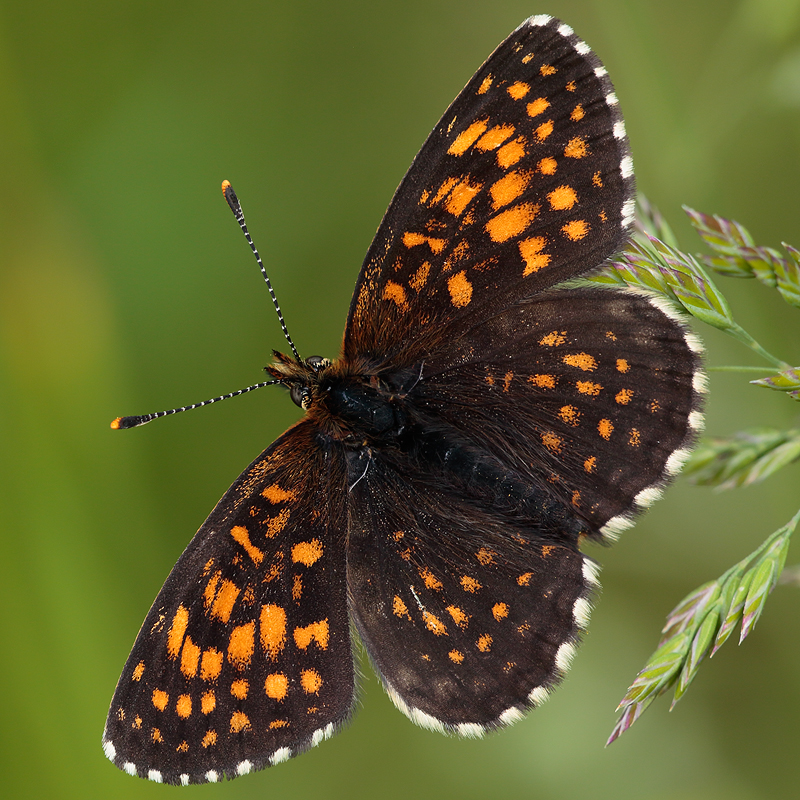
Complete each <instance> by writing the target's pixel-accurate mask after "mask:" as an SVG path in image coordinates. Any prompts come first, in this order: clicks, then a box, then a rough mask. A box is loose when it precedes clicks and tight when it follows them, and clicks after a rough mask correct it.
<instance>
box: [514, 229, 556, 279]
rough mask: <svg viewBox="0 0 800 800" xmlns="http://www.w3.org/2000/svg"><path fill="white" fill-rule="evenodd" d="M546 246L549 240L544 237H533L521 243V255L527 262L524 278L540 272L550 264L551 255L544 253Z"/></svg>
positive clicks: (523, 273) (523, 272)
mask: <svg viewBox="0 0 800 800" xmlns="http://www.w3.org/2000/svg"><path fill="white" fill-rule="evenodd" d="M546 246H547V239H546V238H545V237H544V236H531V237H530V238H529V239H523V240H522V241H521V242H520V243H519V254H520V255H521V256H522V260H523V261H524V262H525V269H524V270H523V271H522V276H523V277H524V278H527V277H528V275H532V274H533V273H534V272H538V271H539V270H540V269H542V268H544V267H546V266H547V265H548V264H549V263H550V255H549V253H543V252H542V250H544V248H545V247H546Z"/></svg>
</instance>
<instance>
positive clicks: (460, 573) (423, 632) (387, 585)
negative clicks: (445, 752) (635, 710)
mask: <svg viewBox="0 0 800 800" xmlns="http://www.w3.org/2000/svg"><path fill="white" fill-rule="evenodd" d="M594 576H595V569H594V564H593V562H591V561H590V560H589V559H588V558H586V557H585V556H583V555H582V554H581V553H580V552H578V550H577V546H576V540H575V538H574V537H571V536H568V535H567V534H566V533H565V534H563V535H561V536H559V535H557V534H556V533H555V532H553V531H550V533H549V534H548V535H539V531H538V530H537V528H536V527H535V526H534V525H532V524H530V522H528V521H522V520H519V519H516V520H515V519H514V515H513V514H511V513H509V514H508V515H507V516H506V517H505V518H504V517H503V516H501V515H499V514H498V513H497V512H496V511H494V510H492V509H491V508H487V507H482V506H481V504H480V503H478V502H474V501H472V502H471V500H470V499H469V498H468V497H465V496H464V494H463V492H462V491H460V490H458V489H455V488H454V487H452V486H448V485H447V483H446V482H445V481H443V480H442V479H441V478H437V479H436V480H432V479H431V478H430V476H425V475H419V474H415V473H408V474H405V475H402V474H400V472H398V471H397V470H396V469H395V468H394V467H393V466H391V465H390V464H389V463H387V461H386V459H384V458H382V457H381V456H375V457H374V458H373V460H372V461H371V463H370V466H369V469H368V470H367V472H366V474H365V475H364V477H363V479H362V480H361V481H359V482H358V484H356V485H355V486H354V487H353V489H352V491H351V497H350V521H349V546H348V582H349V585H350V592H349V593H350V603H351V614H352V616H353V619H354V621H355V623H356V627H357V630H358V632H359V636H360V637H361V640H362V641H363V642H364V645H365V647H366V649H367V652H368V653H369V655H370V658H371V660H372V662H373V664H374V666H375V668H376V670H377V671H378V673H379V675H380V676H381V678H382V680H383V682H384V685H385V686H386V688H387V690H388V692H389V694H390V696H391V697H392V699H393V701H394V702H395V704H396V705H397V706H398V707H399V708H400V709H401V710H402V711H403V712H404V713H406V714H407V715H408V716H409V717H410V718H411V719H412V720H414V721H415V722H417V723H418V724H421V725H423V726H425V727H429V728H432V729H435V730H443V731H450V732H455V733H460V734H462V735H480V733H482V732H483V731H485V730H488V729H491V728H494V727H498V726H500V725H503V724H507V723H510V722H513V721H515V720H516V719H518V718H519V717H520V716H521V714H522V712H523V711H524V710H525V709H527V708H529V707H531V706H533V705H536V704H537V703H539V702H541V701H542V700H544V698H545V697H546V695H547V692H548V690H549V689H550V687H552V686H553V685H554V684H555V683H557V682H558V680H559V679H560V677H561V676H562V674H563V672H564V671H565V670H566V668H567V666H568V664H569V659H570V657H571V654H572V651H573V648H574V642H575V641H576V638H577V636H578V634H579V633H580V630H581V629H582V627H583V626H584V625H585V624H586V622H587V620H588V612H589V597H590V594H591V591H592V589H593V588H594V586H595V584H596V581H595V577H594Z"/></svg>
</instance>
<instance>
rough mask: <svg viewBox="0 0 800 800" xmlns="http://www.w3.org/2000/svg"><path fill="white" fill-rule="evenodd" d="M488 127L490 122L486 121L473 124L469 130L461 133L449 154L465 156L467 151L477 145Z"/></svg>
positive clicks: (451, 146)
mask: <svg viewBox="0 0 800 800" xmlns="http://www.w3.org/2000/svg"><path fill="white" fill-rule="evenodd" d="M488 127H489V121H488V120H486V119H484V120H478V121H477V122H473V123H472V125H470V126H469V128H467V129H466V130H465V131H461V133H459V134H458V136H456V138H455V140H454V141H453V143H452V144H451V145H450V147H449V149H448V150H447V152H448V154H449V155H451V156H461V155H464V153H466V152H467V150H469V148H470V147H472V145H473V144H475V142H476V141H477V140H478V138H479V137H480V136H481V135H482V134H483V133H484V131H485V130H486V128H488Z"/></svg>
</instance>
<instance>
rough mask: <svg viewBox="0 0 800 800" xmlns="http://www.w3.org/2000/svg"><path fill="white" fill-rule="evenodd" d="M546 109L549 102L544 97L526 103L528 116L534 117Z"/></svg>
mask: <svg viewBox="0 0 800 800" xmlns="http://www.w3.org/2000/svg"><path fill="white" fill-rule="evenodd" d="M548 108H550V102H549V101H548V100H546V99H545V98H544V97H537V98H536V100H534V101H533V102H531V103H528V116H529V117H536V116H538V115H539V114H542V113H544V112H545V111H546V110H547V109H548Z"/></svg>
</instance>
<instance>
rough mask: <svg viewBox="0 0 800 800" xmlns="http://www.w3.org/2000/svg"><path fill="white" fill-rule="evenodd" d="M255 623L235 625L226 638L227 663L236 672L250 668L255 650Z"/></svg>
mask: <svg viewBox="0 0 800 800" xmlns="http://www.w3.org/2000/svg"><path fill="white" fill-rule="evenodd" d="M255 629H256V623H255V622H248V623H247V624H245V625H237V626H236V627H235V628H234V629H233V630H232V631H231V635H230V637H229V638H228V661H229V662H230V663H231V664H232V665H233V666H234V667H235V668H236V669H238V670H243V669H245V668H246V667H248V666H250V661H251V659H252V658H253V650H254V649H255Z"/></svg>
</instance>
